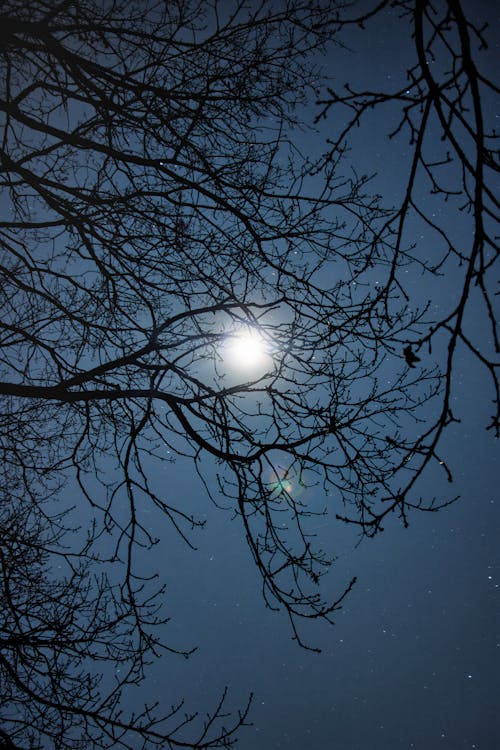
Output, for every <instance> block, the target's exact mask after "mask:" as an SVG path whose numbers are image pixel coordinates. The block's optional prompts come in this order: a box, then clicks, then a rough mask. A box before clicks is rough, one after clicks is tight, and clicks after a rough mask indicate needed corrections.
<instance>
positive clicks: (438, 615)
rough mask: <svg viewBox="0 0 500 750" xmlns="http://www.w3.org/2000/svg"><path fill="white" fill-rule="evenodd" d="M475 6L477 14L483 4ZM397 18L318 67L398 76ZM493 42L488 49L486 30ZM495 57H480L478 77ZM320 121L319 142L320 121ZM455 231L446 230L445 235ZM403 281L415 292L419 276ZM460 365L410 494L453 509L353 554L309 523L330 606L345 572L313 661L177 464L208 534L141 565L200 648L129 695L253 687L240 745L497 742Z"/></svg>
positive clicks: (486, 556)
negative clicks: (446, 415) (442, 498)
mask: <svg viewBox="0 0 500 750" xmlns="http://www.w3.org/2000/svg"><path fill="white" fill-rule="evenodd" d="M468 5H469V7H472V5H471V3H468ZM474 7H475V8H477V11H476V12H477V15H478V17H479V16H480V15H481V13H483V12H487V11H488V9H489V10H491V7H492V6H488V4H487V3H486V4H485V3H479V4H476V5H475V6H474ZM491 20H494V19H490V21H491ZM399 23H400V22H398V21H397V20H396V19H393V23H392V25H390V24H389V21H387V20H386V21H384V23H382V24H381V23H378V25H374V26H372V27H368V29H367V30H366V31H363V32H361V31H357V30H356V31H355V32H354V33H353V36H352V38H351V41H352V43H353V45H355V44H359V45H362V48H361V50H360V51H359V52H358V55H357V56H355V55H354V54H352V55H351V53H346V52H342V51H341V50H339V49H333V50H331V52H330V55H329V57H328V59H327V60H326V65H327V67H329V69H331V71H333V72H334V74H335V75H336V76H337V77H338V78H339V80H342V78H345V79H346V80H348V79H349V76H352V77H354V76H362V75H364V74H368V75H369V77H370V78H371V80H375V79H376V78H377V76H380V75H386V76H399V75H402V74H404V71H405V70H406V68H405V64H404V61H403V59H401V60H400V59H399V58H400V56H401V58H403V57H404V46H405V44H406V43H407V42H406V41H405V39H404V37H403V36H402V37H401V38H397V35H398V28H399V26H398V24H399ZM490 38H491V39H495V34H494V32H493V31H492V32H491V33H490ZM497 38H498V37H497ZM497 51H498V47H494V48H493V49H492V50H490V53H489V55H490V57H489V63H487V66H489V70H490V72H491V71H492V70H493V68H494V61H495V59H496V61H497V62H498V54H497ZM342 65H345V66H346V70H345V71H344V70H341V67H340V66H342ZM497 116H498V115H497ZM380 124H381V129H380V130H379V131H378V130H377V131H373V132H372V133H371V135H370V138H369V139H368V140H367V139H366V135H364V136H363V135H362V136H361V137H360V141H359V143H358V144H354V145H355V146H356V148H354V151H353V161H354V163H355V164H356V165H359V167H360V170H361V171H363V170H366V171H369V172H371V171H374V170H378V171H379V172H380V175H379V177H378V178H377V180H376V182H375V183H374V184H375V186H376V188H377V189H378V190H380V191H381V192H382V194H383V195H384V196H385V197H386V199H387V200H388V201H390V200H392V199H393V198H394V197H395V196H397V194H398V190H399V183H398V180H400V179H404V176H405V161H404V156H405V146H404V141H400V142H399V143H396V144H391V146H390V149H392V150H388V147H387V141H386V140H385V132H386V126H387V123H386V122H381V123H380ZM322 127H323V135H324V134H325V133H326V132H327V130H328V120H327V121H326V123H325V124H324V125H323V126H322ZM323 135H322V137H323ZM310 143H311V141H310V140H304V141H303V142H302V145H303V146H304V147H307V146H308V144H310ZM437 210H442V209H439V208H438V209H437ZM453 221H456V220H454V219H453V217H451V218H450V232H452V231H454V230H455V229H456V226H453V225H452V222H453ZM460 231H462V230H460ZM410 273H411V271H410ZM409 283H410V284H411V285H412V287H413V288H414V289H415V291H416V294H417V295H418V294H419V293H420V290H419V289H418V284H419V283H421V282H420V281H419V277H418V275H417V274H416V272H415V278H410V279H409ZM454 283H455V280H454V278H453V275H450V272H448V274H447V275H446V276H445V277H444V278H443V279H442V281H441V284H442V287H441V289H442V290H443V291H442V292H440V294H441V295H442V297H441V300H442V304H443V306H445V305H446V301H447V295H449V294H452V293H453V288H454ZM438 304H441V302H440V301H438ZM477 316H478V317H477V320H476V319H475V311H474V310H473V311H472V313H471V315H470V320H469V325H470V326H471V327H473V328H477V327H478V326H480V311H479V310H478V311H477ZM479 335H480V334H479ZM460 364H461V372H460V373H457V381H456V382H457V383H460V386H459V390H457V392H456V397H455V401H456V409H457V414H458V416H459V417H460V418H461V420H462V422H461V424H460V425H458V426H457V427H454V428H453V430H450V431H449V433H448V435H447V437H446V441H445V443H444V444H443V450H444V451H445V452H446V453H447V455H449V456H451V458H452V468H453V469H454V478H455V481H454V485H453V486H452V487H451V492H450V485H446V483H443V482H442V481H441V478H440V477H439V476H438V475H437V474H436V475H435V474H433V473H428V474H427V476H426V477H424V480H423V482H422V484H421V486H420V488H421V492H422V494H423V495H424V496H426V497H429V496H433V495H434V494H438V495H439V493H442V492H445V491H446V492H447V493H448V495H447V496H451V495H453V494H460V495H461V499H460V500H459V501H458V502H457V503H455V504H454V505H452V506H451V507H449V508H447V509H445V510H442V511H441V512H439V513H429V514H417V513H415V514H413V515H412V516H411V517H410V527H409V528H408V529H406V530H405V529H403V528H402V526H401V525H400V524H399V523H397V522H396V520H394V521H393V522H391V523H389V524H387V527H386V530H385V532H384V533H383V534H381V535H380V536H379V537H377V538H376V539H375V540H372V541H370V540H365V541H364V542H363V543H362V544H361V545H360V546H359V547H355V543H356V541H357V538H356V537H355V536H354V535H353V534H352V533H351V532H350V530H349V529H347V528H346V527H345V526H342V525H339V524H338V523H337V522H335V521H334V520H333V518H330V519H328V518H326V519H318V522H317V528H316V531H317V533H318V537H319V539H320V540H321V541H322V543H323V544H324V547H325V550H326V551H328V552H331V553H333V554H337V555H338V556H339V557H338V560H337V562H336V563H335V565H334V566H333V568H332V570H331V572H330V574H329V576H328V577H327V578H326V579H324V580H325V586H326V590H328V589H329V588H331V591H332V595H333V596H335V595H336V594H338V593H339V591H340V590H341V588H342V586H343V585H345V584H346V583H347V582H348V580H349V579H350V577H351V576H352V575H357V576H358V584H357V586H356V587H355V589H354V590H353V592H352V593H351V595H350V596H349V598H348V599H347V601H346V603H345V606H344V608H343V611H342V612H341V613H339V615H338V616H337V619H336V624H335V625H334V626H333V627H327V626H325V625H322V624H319V625H316V626H314V627H310V628H308V629H307V630H306V631H305V632H306V634H307V637H308V640H309V642H310V643H311V644H312V645H314V646H319V647H320V648H321V649H322V653H321V654H319V655H318V654H314V653H310V652H306V651H304V650H302V649H300V648H299V647H298V646H297V644H296V643H294V642H293V641H292V640H291V632H290V629H289V627H288V624H287V621H286V619H285V616H284V614H283V613H274V612H270V611H269V610H267V609H266V608H265V606H264V603H263V599H262V597H261V593H260V579H259V576H258V573H257V571H256V570H255V567H254V565H253V563H252V561H251V559H250V555H249V551H248V549H247V547H246V545H245V542H244V539H243V534H242V528H241V526H240V524H239V521H238V519H236V520H234V521H232V522H230V512H229V511H228V512H224V511H218V510H216V509H214V508H212V507H211V506H210V507H208V508H207V501H206V498H205V495H204V490H203V488H202V487H201V486H199V485H198V484H197V482H196V481H195V479H194V478H193V476H192V471H191V469H190V466H189V465H188V464H187V463H186V464H184V463H183V461H182V460H179V461H177V463H175V464H168V465H166V466H165V486H166V487H167V486H168V488H169V491H170V492H171V493H172V494H176V495H177V496H182V497H185V498H186V501H187V504H189V506H190V509H191V508H192V509H193V510H194V511H196V510H198V511H199V513H200V514H204V513H206V514H207V520H208V524H207V527H206V528H205V529H204V530H203V531H202V532H199V533H197V534H196V535H195V537H194V539H195V542H196V543H197V545H198V550H197V551H196V552H192V551H189V550H186V549H181V548H180V547H179V543H178V540H176V539H175V538H173V537H172V538H171V532H170V531H169V530H168V529H165V536H164V538H163V541H162V543H161V545H160V546H159V548H158V549H157V550H156V551H155V552H154V555H153V553H151V555H152V556H151V560H150V562H151V567H152V568H154V567H157V568H158V569H159V570H160V571H162V572H163V573H164V574H165V578H166V580H167V582H168V589H167V594H166V607H167V611H168V613H169V614H171V615H172V621H171V623H169V625H168V626H167V628H166V637H167V641H168V642H169V643H171V644H172V645H177V646H182V647H186V646H190V645H195V644H197V645H198V646H199V649H198V651H197V653H196V654H194V656H193V657H192V658H191V659H190V660H189V661H188V662H186V661H184V660H183V659H181V658H180V657H179V658H175V657H165V658H163V659H162V660H160V662H158V664H156V665H154V667H153V669H152V680H148V681H147V684H145V685H144V686H143V687H142V688H141V697H149V696H150V695H152V694H154V695H156V697H157V698H158V699H160V700H165V701H166V702H167V703H169V702H170V701H174V700H175V699H176V698H177V697H178V696H179V695H184V696H185V698H186V707H187V708H188V709H189V708H201V709H202V710H209V708H210V706H211V705H213V704H215V702H216V700H217V698H218V695H219V693H220V691H222V689H223V688H224V686H225V685H228V686H229V687H230V701H231V705H232V706H233V707H234V708H237V707H239V706H241V705H243V704H244V702H245V700H246V698H247V696H248V693H249V692H250V691H252V692H253V693H254V695H255V697H254V703H253V708H252V711H251V716H250V718H251V720H252V721H253V726H252V727H250V728H248V729H246V730H244V731H241V733H240V739H239V742H238V748H239V749H240V750H254V748H257V747H259V748H266V750H278V749H279V748H287V749H288V750H323V749H325V748H328V749H330V748H332V750H333V749H335V750H366V749H367V748H369V749H370V750H392V748H404V749H405V750H410V749H411V748H417V749H420V750H424V749H425V750H434V748H436V749H440V750H441V748H442V749H443V750H456V749H458V748H475V749H476V750H495V748H498V747H500V726H499V723H498V718H497V715H496V714H497V709H498V705H499V698H500V589H499V585H500V564H499V558H498V530H499V528H500V502H499V501H498V500H497V498H498V491H497V482H498V476H499V471H498V470H499V464H498V444H497V442H496V441H495V439H494V437H493V435H492V433H491V432H487V431H486V430H485V424H486V423H487V408H488V399H487V398H485V395H486V396H487V391H486V386H485V380H484V373H483V372H481V371H479V369H478V368H477V366H475V365H474V364H473V363H471V361H470V359H469V358H468V357H467V356H464V357H463V358H462V359H461V360H460ZM316 499H317V498H314V497H312V496H311V497H310V500H311V501H313V500H316ZM158 523H161V521H158ZM165 526H166V522H165ZM157 531H158V530H157ZM150 691H151V692H150Z"/></svg>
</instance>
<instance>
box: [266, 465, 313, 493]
mask: <svg viewBox="0 0 500 750" xmlns="http://www.w3.org/2000/svg"><path fill="white" fill-rule="evenodd" d="M269 487H270V489H271V493H272V494H271V498H272V499H273V500H276V501H279V500H281V499H286V498H291V499H292V500H298V498H299V497H300V496H301V495H302V493H303V492H304V490H305V488H306V485H305V484H304V482H303V481H302V480H301V478H300V477H299V476H298V474H297V473H296V472H295V471H293V470H291V469H284V468H282V467H277V468H276V469H273V471H272V472H271V473H270V476H269Z"/></svg>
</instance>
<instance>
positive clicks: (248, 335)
mask: <svg viewBox="0 0 500 750" xmlns="http://www.w3.org/2000/svg"><path fill="white" fill-rule="evenodd" d="M226 354H227V356H226V357H225V359H226V362H227V364H228V365H230V367H231V368H232V369H234V370H238V371H240V372H246V373H249V374H250V373H251V374H254V375H255V374H259V373H260V372H262V374H264V373H265V372H266V370H269V369H270V368H271V365H272V359H271V357H270V356H269V354H268V353H267V351H266V342H265V340H264V338H263V337H262V336H261V334H260V333H259V332H258V331H255V330H242V331H237V332H236V333H233V334H231V335H230V336H229V337H228V341H227V347H226Z"/></svg>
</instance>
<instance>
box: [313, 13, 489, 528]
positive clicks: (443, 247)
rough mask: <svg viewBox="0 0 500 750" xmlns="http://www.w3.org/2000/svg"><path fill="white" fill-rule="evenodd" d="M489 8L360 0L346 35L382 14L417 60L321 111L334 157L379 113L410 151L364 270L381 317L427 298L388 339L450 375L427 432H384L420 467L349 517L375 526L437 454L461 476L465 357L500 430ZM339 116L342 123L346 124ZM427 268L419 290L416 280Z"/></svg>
mask: <svg viewBox="0 0 500 750" xmlns="http://www.w3.org/2000/svg"><path fill="white" fill-rule="evenodd" d="M478 15H479V13H478V10H477V8H475V7H474V5H473V4H467V3H465V4H464V3H461V2H460V0H438V1H437V2H430V1H429V2H428V1H427V0H395V1H394V2H392V1H391V2H389V1H387V2H385V1H384V2H381V3H379V4H373V5H371V7H368V4H367V3H358V4H357V5H356V4H355V5H354V6H353V7H352V8H350V9H349V11H348V12H346V13H342V14H341V16H340V17H339V24H340V25H341V27H342V30H343V32H344V33H346V34H349V32H350V31H351V30H352V29H353V28H359V27H361V29H362V30H363V31H362V35H368V34H370V31H371V28H372V27H371V26H370V24H372V23H376V24H379V28H383V27H384V24H387V23H389V24H391V28H397V34H394V36H393V37H392V43H393V44H394V46H395V47H397V49H398V53H399V56H400V55H401V50H403V48H404V51H405V52H406V53H407V54H408V55H409V56H410V59H409V61H408V68H407V70H406V71H404V70H403V74H402V75H400V76H398V75H397V70H396V71H391V72H392V73H393V75H383V76H382V75H380V76H379V78H380V80H379V87H374V86H373V81H370V84H369V85H367V86H366V87H363V82H362V81H360V84H359V86H355V85H354V84H353V83H352V82H351V83H347V84H345V85H344V87H343V88H334V87H330V88H329V89H328V95H327V96H326V97H324V98H323V99H322V100H321V102H320V104H321V105H322V110H321V112H320V115H319V116H318V120H321V119H324V118H326V119H327V122H328V124H330V123H331V126H330V127H331V130H330V139H329V141H330V148H329V150H328V152H327V154H326V156H325V160H326V162H328V161H329V160H333V161H334V162H335V160H336V159H338V156H339V154H341V153H343V152H344V150H345V148H346V146H347V144H349V142H350V141H351V140H352V138H359V133H360V132H361V134H363V133H365V137H366V134H367V133H368V132H369V129H370V127H372V123H373V121H374V120H376V121H377V122H378V123H382V122H384V123H387V125H386V127H387V134H388V136H389V139H390V141H391V143H392V144H393V148H396V149H398V145H399V150H397V153H398V154H399V153H400V152H401V150H402V148H401V144H402V146H403V148H404V153H405V154H406V157H407V177H406V181H405V182H404V184H403V185H402V186H401V196H400V200H399V201H398V202H397V203H396V205H395V206H394V208H392V209H390V210H389V211H388V213H387V216H386V217H385V218H384V220H383V221H382V223H381V224H378V225H376V226H374V228H373V231H372V237H371V243H370V247H369V249H368V251H367V252H366V255H365V258H364V262H363V263H362V264H358V266H357V267H355V266H353V279H354V280H355V281H356V282H357V283H358V284H359V285H360V286H363V285H364V284H366V283H367V279H370V277H373V276H374V275H375V277H376V278H377V285H378V290H377V293H376V294H375V295H372V296H371V299H369V295H367V296H366V298H365V299H366V303H367V306H368V309H370V310H372V313H373V316H374V318H375V319H377V318H380V317H385V318H386V320H391V319H393V317H394V311H395V310H400V309H402V308H403V307H404V306H405V305H408V306H409V307H410V308H412V309H414V310H415V309H417V307H419V309H420V310H421V311H422V316H421V317H420V318H419V321H418V327H417V328H415V329H413V331H410V330H409V329H408V328H405V327H403V328H402V329H401V330H399V331H394V335H393V336H392V342H389V339H388V338H386V339H385V341H386V343H387V345H389V346H392V347H393V348H394V350H395V351H397V352H399V353H400V354H402V355H403V356H404V358H405V361H406V364H407V365H408V367H409V368H411V369H413V370H414V371H422V370H423V367H424V363H426V362H433V364H434V366H435V367H436V368H437V376H438V378H439V381H440V386H439V390H438V393H437V399H435V400H434V401H433V406H432V410H431V411H429V410H428V411H425V410H423V411H422V414H421V416H422V425H421V428H420V429H419V431H418V434H417V435H412V434H408V432H407V431H406V430H405V429H404V427H403V428H402V429H401V431H399V432H396V434H389V435H387V437H386V440H387V443H388V445H389V446H390V448H391V449H394V450H395V451H396V453H397V454H399V461H400V464H399V465H400V467H401V468H403V467H404V466H405V464H406V465H407V468H409V469H410V472H411V473H410V475H409V478H408V480H407V481H405V482H402V484H401V488H400V490H399V492H397V493H393V494H392V497H391V494H388V497H387V498H385V499H386V500H387V501H388V502H387V503H386V505H385V507H383V506H381V505H378V506H376V504H375V505H374V504H372V503H371V501H370V503H368V504H367V503H365V502H364V501H361V504H359V503H358V504H357V506H356V512H355V513H354V515H352V514H349V515H348V516H346V518H345V520H348V521H349V522H353V523H356V524H359V525H360V528H361V530H362V532H363V533H364V534H368V535H372V534H375V533H376V532H377V531H378V530H379V528H380V525H381V523H382V521H383V519H384V518H385V517H386V516H387V515H388V514H390V513H392V512H393V511H394V510H395V509H399V511H400V512H401V513H403V514H404V509H405V506H406V507H407V506H408V503H407V498H408V497H409V496H410V495H411V494H412V493H413V492H414V491H415V486H416V485H417V483H418V480H419V478H420V477H421V476H422V474H423V473H424V470H425V469H426V467H428V466H429V465H430V464H438V465H440V466H441V467H442V469H443V471H444V473H445V475H446V477H447V479H448V481H450V482H451V481H453V475H452V467H451V465H448V461H447V460H445V459H444V456H443V455H442V454H441V452H440V451H441V445H442V438H443V435H444V433H445V431H446V429H447V427H448V426H449V425H450V424H452V423H457V422H460V418H459V414H460V402H459V398H460V392H461V389H460V377H461V372H462V368H461V366H460V358H461V357H464V356H465V357H467V356H469V358H471V359H472V360H474V361H475V362H476V363H477V365H478V366H479V368H480V369H482V371H483V373H484V375H485V378H484V395H486V397H487V399H488V400H489V397H490V396H491V401H489V402H490V403H491V402H492V403H493V411H492V413H491V420H490V421H489V423H488V424H487V428H488V429H490V430H493V432H494V434H495V435H496V436H497V437H498V434H499V427H500V422H499V418H500V389H499V380H498V366H499V360H498V357H499V352H500V345H499V338H498V329H497V325H498V322H497V320H498V309H497V306H496V300H495V295H498V291H495V285H496V284H497V282H498V274H497V273H496V272H497V271H498V247H497V238H498V219H499V212H498V208H499V201H498V191H496V189H495V181H496V180H497V179H498V172H499V160H498V153H499V152H498V135H497V132H496V130H495V121H494V116H495V115H494V113H495V111H496V109H495V105H496V103H497V102H498V93H499V88H498V86H497V85H496V83H495V81H494V80H493V79H492V78H491V68H490V71H489V73H490V75H488V66H487V63H488V57H487V56H486V60H483V57H484V52H485V51H486V50H487V48H488V43H487V37H488V32H489V30H488V28H487V24H486V23H484V20H479V21H478V20H477V17H478ZM395 18H396V23H397V26H396V27H395V26H394V19H395ZM402 39H404V42H403V43H402V42H401V40H402ZM389 43H391V38H389ZM387 55H388V57H389V58H390V57H391V52H390V51H388V52H387ZM481 55H483V57H481ZM394 58H395V59H398V60H399V57H398V56H397V55H394ZM335 123H342V125H341V126H340V127H339V128H336V127H335ZM361 137H363V136H362V135H361ZM417 273H418V274H419V275H420V283H419V285H418V293H417V292H416V291H415V287H414V285H413V283H412V282H414V280H415V276H416V275H417ZM446 277H451V278H453V279H454V285H453V288H452V289H451V290H450V288H449V286H447V285H446V284H444V283H443V281H445V280H446ZM368 283H369V282H368ZM422 290H424V292H423V293H422ZM472 311H474V313H473V314H472ZM417 486H418V485H417Z"/></svg>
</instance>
